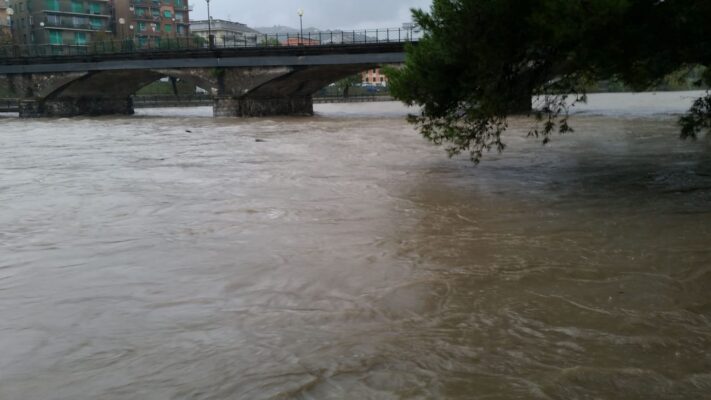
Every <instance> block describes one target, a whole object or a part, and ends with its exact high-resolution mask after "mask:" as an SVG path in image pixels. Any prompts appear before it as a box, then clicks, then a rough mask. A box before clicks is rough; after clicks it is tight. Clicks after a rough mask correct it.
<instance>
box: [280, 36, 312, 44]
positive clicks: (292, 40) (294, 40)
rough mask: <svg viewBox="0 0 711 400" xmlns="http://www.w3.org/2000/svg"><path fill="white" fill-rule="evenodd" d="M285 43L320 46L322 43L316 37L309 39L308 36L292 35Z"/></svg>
mask: <svg viewBox="0 0 711 400" xmlns="http://www.w3.org/2000/svg"><path fill="white" fill-rule="evenodd" d="M283 44H284V45H285V46H318V45H320V44H321V42H319V41H318V40H315V39H309V38H306V37H298V36H295V37H290V38H287V39H286V40H285V41H284V42H283Z"/></svg>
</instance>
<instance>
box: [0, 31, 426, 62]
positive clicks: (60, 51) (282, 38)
mask: <svg viewBox="0 0 711 400" xmlns="http://www.w3.org/2000/svg"><path fill="white" fill-rule="evenodd" d="M421 37H422V32H421V31H419V30H415V29H402V28H386V29H367V30H352V31H319V32H304V33H303V35H301V34H300V33H276V34H258V33H254V34H242V35H237V34H234V35H218V36H215V37H214V39H213V41H212V43H210V41H209V40H208V39H206V38H203V37H200V36H191V37H190V36H187V37H177V38H162V39H160V40H144V39H139V38H123V39H117V40H109V41H101V42H92V43H88V44H84V45H74V44H32V45H5V46H0V61H2V60H3V59H5V60H9V59H18V58H34V57H62V56H85V55H108V54H141V53H144V54H145V53H159V52H175V51H179V50H204V51H213V50H219V49H238V48H252V49H258V48H273V47H300V46H335V45H356V44H376V43H404V42H416V41H418V40H419V39H420V38H421Z"/></svg>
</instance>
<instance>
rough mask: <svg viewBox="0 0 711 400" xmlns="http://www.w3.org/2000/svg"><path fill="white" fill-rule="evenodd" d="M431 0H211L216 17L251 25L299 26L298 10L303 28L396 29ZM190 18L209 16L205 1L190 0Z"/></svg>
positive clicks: (427, 7)
mask: <svg viewBox="0 0 711 400" xmlns="http://www.w3.org/2000/svg"><path fill="white" fill-rule="evenodd" d="M431 3H432V1H431V0H210V14H211V15H212V18H215V19H218V18H219V19H230V20H232V21H237V22H242V23H245V24H247V25H249V26H252V27H270V26H274V25H286V26H291V27H294V28H298V26H299V16H298V15H297V13H296V11H297V10H298V9H299V8H302V9H303V10H304V28H307V27H316V28H319V29H338V28H340V29H358V28H397V27H400V26H401V25H402V23H403V22H407V21H409V20H410V8H413V7H414V8H425V9H429V7H430V4H431ZM190 4H192V5H193V7H194V11H193V12H192V13H191V15H190V18H191V19H206V18H207V6H206V3H205V0H190Z"/></svg>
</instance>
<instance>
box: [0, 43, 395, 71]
mask: <svg viewBox="0 0 711 400" xmlns="http://www.w3.org/2000/svg"><path fill="white" fill-rule="evenodd" d="M405 45H406V43H404V42H384V43H370V44H331V45H318V46H282V47H255V48H249V47H247V48H244V47H243V48H226V49H212V50H211V49H186V50H178V51H165V50H163V51H148V50H141V51H132V52H124V53H111V54H91V55H71V56H44V57H32V58H26V57H20V58H0V74H18V73H43V72H71V71H92V70H94V71H98V70H117V69H146V68H219V67H260V66H283V65H293V66H298V65H336V64H373V63H375V64H388V63H400V62H403V61H404V59H405Z"/></svg>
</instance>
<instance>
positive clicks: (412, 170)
mask: <svg viewBox="0 0 711 400" xmlns="http://www.w3.org/2000/svg"><path fill="white" fill-rule="evenodd" d="M687 104H688V98H687V97H684V96H681V95H679V94H658V95H640V96H631V95H602V96H597V97H595V96H593V98H592V99H591V104H590V105H589V106H587V108H584V109H583V112H582V113H581V114H579V115H576V116H575V117H574V121H573V124H574V126H575V128H576V129H577V131H576V133H574V134H570V135H566V136H563V137H555V138H554V141H553V142H552V143H551V144H550V145H549V146H547V147H542V146H541V145H540V143H539V142H537V141H535V140H533V139H529V138H526V137H525V131H526V128H527V127H528V124H529V122H527V121H523V120H514V121H513V128H512V130H511V131H510V132H509V133H508V134H507V136H506V141H507V143H508V145H509V147H508V149H507V150H506V152H505V153H504V154H502V155H498V154H489V155H487V156H486V158H485V160H484V162H483V163H482V164H481V165H480V166H478V167H472V166H471V165H470V163H469V162H468V161H467V160H466V158H455V159H453V160H450V159H447V157H446V156H445V154H444V153H443V151H442V149H440V148H437V147H433V146H432V145H430V144H429V143H427V142H425V141H424V140H423V139H422V138H420V137H419V136H418V134H417V133H416V132H415V131H414V130H413V129H412V127H410V126H408V125H407V123H406V122H404V115H405V114H406V112H407V110H405V109H404V108H403V107H401V106H400V105H398V104H396V103H372V104H358V105H347V104H339V105H323V106H318V107H317V111H318V115H317V116H316V117H314V118H271V119H247V120H233V119H212V118H209V109H184V110H176V109H172V110H141V111H140V113H141V114H140V115H138V116H135V117H130V118H76V119H54V120H18V119H16V118H13V117H12V116H11V115H5V116H4V117H2V118H0V205H1V207H0V354H1V356H0V399H3V400H5V399H7V400H13V399H67V400H69V399H71V400H76V399H273V398H295V399H341V398H347V399H440V398H448V399H640V400H642V399H645V400H646V399H709V398H711V162H710V161H711V142H709V140H708V139H704V138H701V139H700V140H699V141H697V142H682V141H679V140H678V139H677V127H676V126H675V117H674V116H673V115H672V114H673V113H676V112H679V111H680V110H683V108H684V107H685V106H686V105H687ZM256 139H260V141H257V140H256Z"/></svg>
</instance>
